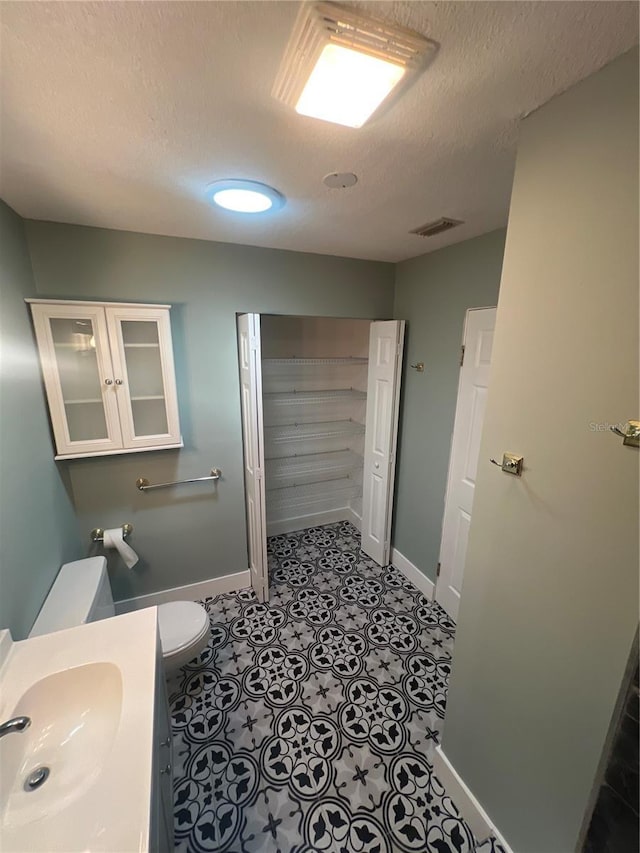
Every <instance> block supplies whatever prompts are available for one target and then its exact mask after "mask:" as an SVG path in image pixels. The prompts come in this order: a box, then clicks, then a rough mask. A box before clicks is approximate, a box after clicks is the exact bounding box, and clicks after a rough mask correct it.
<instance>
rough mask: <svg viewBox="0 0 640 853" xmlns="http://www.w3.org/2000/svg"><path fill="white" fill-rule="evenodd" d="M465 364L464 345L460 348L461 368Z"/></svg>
mask: <svg viewBox="0 0 640 853" xmlns="http://www.w3.org/2000/svg"><path fill="white" fill-rule="evenodd" d="M463 364H464V344H462V346H461V347H460V367H462V365H463Z"/></svg>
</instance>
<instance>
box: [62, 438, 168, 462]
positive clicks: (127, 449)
mask: <svg viewBox="0 0 640 853" xmlns="http://www.w3.org/2000/svg"><path fill="white" fill-rule="evenodd" d="M181 447H184V442H183V441H182V439H181V440H180V442H179V443H178V444H159V445H156V446H155V447H123V448H122V449H121V450H98V451H95V452H92V453H60V454H58V456H54V457H53V458H54V459H55V460H56V462H60V461H61V460H63V459H86V458H87V457H89V456H122V454H123V453H146V452H147V451H149V450H179V449H180V448H181Z"/></svg>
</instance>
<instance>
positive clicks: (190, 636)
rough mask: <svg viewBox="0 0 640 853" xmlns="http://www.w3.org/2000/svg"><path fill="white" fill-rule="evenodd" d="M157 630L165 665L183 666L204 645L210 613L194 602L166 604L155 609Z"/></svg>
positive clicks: (205, 643)
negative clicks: (156, 612)
mask: <svg viewBox="0 0 640 853" xmlns="http://www.w3.org/2000/svg"><path fill="white" fill-rule="evenodd" d="M158 628H159V631H160V643H161V645H162V657H163V658H164V661H165V664H167V665H168V666H170V667H171V668H173V667H174V666H182V664H184V663H188V662H189V661H190V660H192V659H193V658H194V657H196V656H197V655H198V654H200V652H201V651H202V650H203V649H204V648H205V646H206V645H207V642H208V639H209V614H208V613H207V611H206V610H205V609H204V607H203V606H202V605H201V604H198V603H197V602H195V601H169V602H167V603H166V604H160V605H159V606H158Z"/></svg>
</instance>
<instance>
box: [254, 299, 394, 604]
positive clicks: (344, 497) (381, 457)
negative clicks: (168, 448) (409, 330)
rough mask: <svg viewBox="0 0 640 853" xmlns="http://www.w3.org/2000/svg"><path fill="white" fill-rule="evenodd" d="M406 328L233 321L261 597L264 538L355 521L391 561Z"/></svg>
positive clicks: (260, 318) (377, 552)
mask: <svg viewBox="0 0 640 853" xmlns="http://www.w3.org/2000/svg"><path fill="white" fill-rule="evenodd" d="M403 334H404V323H402V322H401V321H382V322H373V323H372V322H371V321H370V320H359V319H337V318H335V319H334V318H320V317H285V316H275V315H257V314H245V315H240V316H239V317H238V343H239V359H240V378H241V390H242V416H243V442H244V455H245V492H246V496H247V527H248V539H249V552H250V554H249V556H250V568H251V571H252V582H253V583H254V588H255V589H256V592H257V593H258V595H259V597H261V598H263V599H264V598H265V597H266V595H267V591H266V584H267V580H266V568H264V569H262V568H261V566H265V567H266V536H267V535H269V536H272V535H276V534H282V533H287V532H293V531H297V530H301V529H304V528H308V527H315V526H317V525H320V524H327V523H330V522H333V521H340V520H343V519H346V520H349V521H351V522H352V523H353V524H355V525H356V526H357V527H358V528H360V529H361V531H362V533H363V548H365V550H366V551H367V553H370V554H371V556H373V557H374V559H376V560H377V561H378V562H386V561H387V559H388V552H389V529H390V513H391V505H392V490H393V472H394V468H395V442H396V432H397V416H398V397H399V378H400V365H401V359H402V340H403ZM363 507H364V515H365V519H364V524H363ZM254 576H255V577H254ZM260 576H261V577H260ZM261 584H262V588H261V586H260V585H261Z"/></svg>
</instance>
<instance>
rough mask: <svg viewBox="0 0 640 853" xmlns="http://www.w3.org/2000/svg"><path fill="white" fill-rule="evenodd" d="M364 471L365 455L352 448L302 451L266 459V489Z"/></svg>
mask: <svg viewBox="0 0 640 853" xmlns="http://www.w3.org/2000/svg"><path fill="white" fill-rule="evenodd" d="M361 471H362V456H358V454H357V453H353V452H352V451H351V450H338V451H329V452H326V453H303V454H300V455H299V456H287V457H285V458H283V459H267V460H266V486H267V491H269V492H271V491H275V490H280V489H284V488H288V487H293V486H302V485H309V484H311V483H320V482H326V481H333V480H336V479H343V478H344V477H345V476H348V475H349V474H352V473H354V472H361Z"/></svg>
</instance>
